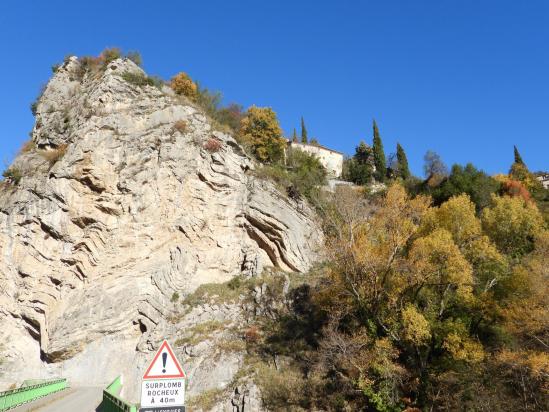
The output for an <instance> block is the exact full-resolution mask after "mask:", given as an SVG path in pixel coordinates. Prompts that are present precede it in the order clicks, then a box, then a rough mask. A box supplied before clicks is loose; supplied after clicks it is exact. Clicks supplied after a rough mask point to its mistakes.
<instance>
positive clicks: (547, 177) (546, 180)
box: [536, 173, 549, 189]
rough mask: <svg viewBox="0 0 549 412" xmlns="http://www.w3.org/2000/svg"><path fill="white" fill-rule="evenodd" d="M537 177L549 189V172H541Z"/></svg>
mask: <svg viewBox="0 0 549 412" xmlns="http://www.w3.org/2000/svg"><path fill="white" fill-rule="evenodd" d="M536 179H538V180H539V181H540V183H541V184H542V185H543V187H544V188H545V189H549V173H539V174H538V175H537V176H536Z"/></svg>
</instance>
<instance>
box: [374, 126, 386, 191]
mask: <svg viewBox="0 0 549 412" xmlns="http://www.w3.org/2000/svg"><path fill="white" fill-rule="evenodd" d="M373 128H374V141H373V150H374V164H375V166H376V178H377V180H379V181H380V182H381V181H384V180H385V174H386V172H387V164H386V161H385V152H384V151H383V143H382V141H381V136H380V135H379V129H378V128H377V123H376V121H375V120H374V124H373Z"/></svg>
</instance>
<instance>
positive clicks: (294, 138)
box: [292, 127, 297, 143]
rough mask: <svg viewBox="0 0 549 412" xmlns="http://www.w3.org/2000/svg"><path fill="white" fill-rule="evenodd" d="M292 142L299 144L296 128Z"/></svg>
mask: <svg viewBox="0 0 549 412" xmlns="http://www.w3.org/2000/svg"><path fill="white" fill-rule="evenodd" d="M292 142H294V143H297V133H296V131H295V127H294V134H293V135H292Z"/></svg>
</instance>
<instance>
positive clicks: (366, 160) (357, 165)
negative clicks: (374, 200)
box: [348, 141, 373, 185]
mask: <svg viewBox="0 0 549 412" xmlns="http://www.w3.org/2000/svg"><path fill="white" fill-rule="evenodd" d="M372 156H373V154H372V149H371V148H370V147H369V146H368V145H367V144H366V143H364V141H361V142H360V143H359V145H358V146H357V147H356V148H355V154H354V156H353V158H352V159H349V161H348V174H349V176H348V178H349V180H350V181H351V182H353V183H355V184H357V185H366V184H368V183H370V182H371V180H372V169H373V168H372Z"/></svg>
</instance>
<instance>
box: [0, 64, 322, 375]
mask: <svg viewBox="0 0 549 412" xmlns="http://www.w3.org/2000/svg"><path fill="white" fill-rule="evenodd" d="M80 64H81V63H80V62H79V61H78V60H77V59H76V58H74V57H73V58H71V59H70V60H69V61H68V62H66V63H65V64H64V65H63V66H62V67H61V68H60V69H59V70H58V71H57V72H56V74H55V75H54V77H53V78H52V79H51V80H50V82H49V83H48V85H47V87H46V89H45V91H44V94H43V96H42V97H41V99H40V101H39V104H38V107H37V115H36V124H35V126H34V129H33V138H32V139H33V142H34V143H35V145H36V148H35V149H32V150H30V151H28V152H26V153H22V154H20V155H19V156H18V157H17V158H16V159H15V161H14V163H13V165H12V166H13V167H15V168H17V169H19V170H20V171H21V172H22V174H23V178H22V179H21V181H20V183H19V184H18V185H17V186H13V185H4V188H3V189H2V191H1V193H0V253H1V256H2V259H1V260H0V342H1V343H0V358H3V359H4V362H3V363H2V365H1V366H0V371H1V372H0V381H2V382H12V381H14V380H18V379H23V378H30V377H35V376H49V375H56V374H60V373H62V374H63V375H65V376H68V377H69V378H71V377H72V378H73V379H74V380H76V381H87V382H90V383H104V382H107V381H109V380H110V379H112V378H114V377H115V376H116V374H117V373H119V372H125V373H127V374H128V375H132V374H133V376H138V375H139V373H140V367H142V366H143V364H144V362H146V359H147V355H149V354H150V351H152V350H154V349H155V348H156V347H157V345H158V343H159V342H158V340H159V339H160V335H161V334H162V333H161V331H163V330H165V323H166V318H167V317H169V316H170V313H171V311H172V308H173V306H174V305H173V304H172V303H171V302H170V298H171V297H172V295H173V294H174V292H178V293H179V294H180V295H182V296H185V295H186V294H188V293H190V292H192V291H193V290H195V289H196V288H197V287H198V286H199V285H201V284H204V283H211V282H224V281H227V280H229V279H230V278H232V277H234V276H235V275H239V274H242V273H243V274H244V275H246V276H254V275H256V274H258V273H260V272H261V271H262V270H263V268H264V267H268V266H273V267H278V268H280V269H282V270H286V271H298V272H299V271H305V270H307V269H308V268H309V267H310V265H311V263H312V262H313V261H314V260H315V259H316V253H317V250H318V247H319V245H320V243H321V241H322V233H321V231H320V229H319V228H318V225H317V224H316V222H315V219H314V215H313V213H312V211H311V210H310V208H309V207H308V206H307V205H306V204H296V203H295V202H294V201H292V200H289V199H287V198H286V196H284V195H283V194H281V193H279V192H278V191H277V190H276V189H275V188H274V186H273V185H271V184H270V183H268V182H265V181H261V180H257V179H256V178H254V177H253V176H252V174H251V173H250V170H252V169H253V168H254V164H253V162H252V161H251V160H250V159H249V158H248V157H247V156H246V155H245V154H244V152H243V151H242V149H241V148H240V147H239V146H238V144H237V143H236V141H235V140H234V139H233V138H232V137H231V136H229V135H227V134H224V133H221V132H217V131H214V130H212V127H211V125H210V123H209V121H208V119H207V118H206V117H205V116H204V114H203V113H202V112H201V111H200V110H199V109H197V108H195V107H193V106H192V105H191V104H190V103H185V102H184V101H182V100H181V99H180V98H176V96H174V95H173V94H172V93H171V91H170V90H169V89H168V88H166V87H165V88H164V89H163V90H159V89H157V88H155V87H153V86H144V87H140V86H135V85H132V84H130V83H128V82H127V81H125V80H124V79H123V78H122V77H121V75H122V74H123V73H125V72H131V73H137V72H140V71H141V69H140V68H139V67H137V66H136V65H134V64H133V63H132V62H131V61H129V60H125V59H118V60H116V61H114V62H112V63H110V64H109V65H108V67H107V68H106V70H105V71H104V72H101V73H99V74H97V75H93V76H92V75H91V74H89V73H88V74H86V75H85V76H84V77H83V79H81V78H80V77H79V75H78V72H79V70H80ZM177 121H185V122H186V130H185V131H184V132H181V131H178V130H176V128H174V125H175V123H176V122H177ZM210 138H215V139H217V140H219V141H220V142H221V149H220V150H219V151H218V152H215V153H210V152H208V151H207V150H205V149H204V143H205V142H206V141H207V140H208V139H210ZM65 145H66V148H65ZM59 149H64V150H66V153H65V155H64V156H63V157H62V158H61V159H60V160H59V161H57V162H56V163H55V164H54V165H53V166H50V165H51V163H50V162H48V160H47V159H45V155H46V156H47V155H48V154H51V155H52V154H53V153H54V152H55V151H59ZM29 371H32V372H33V376H29Z"/></svg>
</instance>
